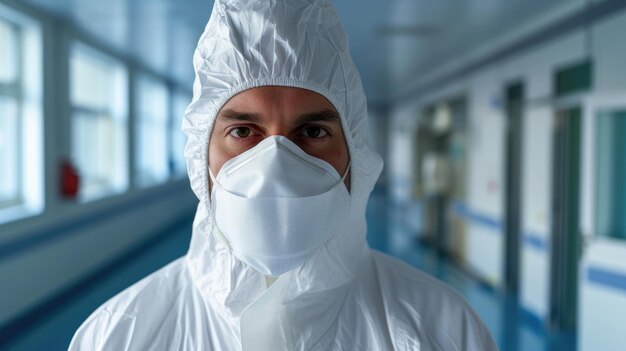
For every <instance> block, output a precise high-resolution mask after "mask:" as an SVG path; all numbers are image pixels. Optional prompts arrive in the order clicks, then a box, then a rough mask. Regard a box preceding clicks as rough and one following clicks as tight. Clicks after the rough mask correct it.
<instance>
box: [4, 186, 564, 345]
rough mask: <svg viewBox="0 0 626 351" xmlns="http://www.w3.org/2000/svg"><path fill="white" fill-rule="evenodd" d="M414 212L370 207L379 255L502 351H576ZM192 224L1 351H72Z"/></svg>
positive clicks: (371, 236) (378, 199) (129, 260)
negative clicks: (437, 240)
mask: <svg viewBox="0 0 626 351" xmlns="http://www.w3.org/2000/svg"><path fill="white" fill-rule="evenodd" d="M407 211H408V212H411V213H413V212H414V209H406V208H394V207H392V206H389V204H388V202H387V201H386V200H385V198H384V196H383V194H382V193H381V192H379V191H376V192H375V193H374V194H373V195H372V198H371V200H370V203H369V206H368V226H369V231H368V241H369V243H370V246H372V247H373V248H375V249H378V250H381V251H385V252H388V253H391V254H393V255H394V256H397V257H399V258H401V259H403V260H405V261H406V262H408V263H409V264H411V265H413V266H415V267H417V268H418V269H420V270H422V271H425V272H428V273H430V274H432V275H434V276H436V277H438V278H439V279H441V280H443V281H445V282H446V283H448V284H449V285H451V286H453V287H454V288H455V289H457V290H459V291H460V292H461V293H462V294H463V295H464V296H465V298H466V299H467V300H468V302H469V303H470V304H471V305H472V307H473V308H474V309H475V310H476V311H477V313H478V314H479V315H480V316H481V318H482V319H483V320H484V321H485V323H486V324H487V326H488V327H489V329H490V330H491V332H492V333H493V335H494V337H495V338H496V340H497V342H498V345H499V346H500V348H501V350H511V351H518V350H524V351H526V350H528V351H531V350H532V351H542V350H559V351H560V350H568V351H569V350H575V343H574V340H575V338H574V335H572V334H571V333H569V334H567V333H566V334H562V335H551V334H549V333H547V332H546V331H545V330H543V329H542V327H541V326H539V325H538V324H537V323H536V322H534V323H533V321H532V320H531V319H529V318H527V317H526V316H525V315H524V314H523V313H522V312H521V311H520V309H519V308H518V306H517V304H516V303H515V301H514V300H513V299H511V298H508V297H506V296H502V295H501V294H499V293H496V292H494V291H492V290H491V289H489V288H486V287H484V286H482V285H481V284H480V283H478V282H477V281H475V280H473V279H472V278H471V277H469V276H467V275H466V274H465V273H464V272H462V271H461V270H459V269H458V268H457V267H455V266H454V265H452V264H450V263H449V262H447V261H445V260H443V259H440V258H438V257H437V256H436V255H434V254H433V253H431V252H430V251H429V250H428V249H426V248H424V247H423V246H420V245H418V244H416V243H415V240H413V239H412V235H411V229H409V228H410V227H411V225H410V224H409V225H408V227H409V228H407V225H405V224H402V223H407V221H406V218H403V216H404V214H405V213H407ZM190 233H191V223H189V224H187V225H184V226H181V227H180V228H178V229H177V230H174V231H172V232H171V233H166V234H164V235H161V236H160V238H159V240H158V241H154V242H153V243H151V244H150V245H147V246H145V247H143V248H142V249H141V250H139V251H137V252H136V254H131V255H130V256H129V257H126V259H124V261H123V264H120V265H118V266H117V267H111V269H110V270H108V271H106V272H104V273H103V274H101V275H100V276H99V277H98V279H97V280H96V282H95V283H94V284H89V286H87V287H85V288H82V289H79V290H78V291H76V293H75V294H72V295H71V296H69V297H68V298H66V299H65V300H64V302H63V303H62V304H60V305H58V306H54V307H52V308H50V309H48V310H47V311H46V313H45V314H41V315H39V316H36V318H33V319H31V320H29V321H28V322H29V323H28V325H27V328H23V329H19V330H18V331H19V333H17V334H16V335H13V336H12V337H10V339H8V340H0V349H1V350H66V349H67V346H68V344H69V342H70V339H71V337H72V335H73V334H74V331H75V330H76V329H77V328H78V326H79V325H80V324H81V323H82V322H83V321H84V320H85V318H87V316H88V315H89V314H90V313H91V312H92V311H93V310H94V309H95V308H97V307H98V306H99V305H101V304H102V303H103V302H105V301H106V300H107V299H109V298H110V297H112V296H114V295H115V294H117V293H118V292H120V291H121V290H123V289H124V288H126V287H128V286H130V285H131V284H132V283H134V282H136V281H138V280H139V279H141V278H142V277H144V276H146V275H148V274H150V273H151V272H153V271H155V270H157V269H158V268H160V267H162V266H164V265H165V264H167V263H168V262H170V261H172V260H174V259H175V258H177V257H180V256H181V255H183V254H184V253H185V252H186V250H187V247H188V245H189V239H190Z"/></svg>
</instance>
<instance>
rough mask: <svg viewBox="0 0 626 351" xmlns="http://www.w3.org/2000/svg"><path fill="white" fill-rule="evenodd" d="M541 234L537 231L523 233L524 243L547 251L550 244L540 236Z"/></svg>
mask: <svg viewBox="0 0 626 351" xmlns="http://www.w3.org/2000/svg"><path fill="white" fill-rule="evenodd" d="M542 237H543V235H540V234H537V233H528V232H527V233H524V243H525V244H526V245H528V246H531V247H533V248H535V249H537V250H539V251H548V249H549V247H550V245H549V244H548V242H547V241H546V240H545V239H543V238H542Z"/></svg>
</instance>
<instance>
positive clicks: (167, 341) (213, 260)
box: [69, 0, 497, 351]
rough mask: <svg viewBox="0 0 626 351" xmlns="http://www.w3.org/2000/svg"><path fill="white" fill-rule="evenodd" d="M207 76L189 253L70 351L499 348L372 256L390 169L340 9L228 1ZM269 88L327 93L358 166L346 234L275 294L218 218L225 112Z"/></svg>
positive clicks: (202, 58) (197, 109) (409, 275)
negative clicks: (214, 139)
mask: <svg viewBox="0 0 626 351" xmlns="http://www.w3.org/2000/svg"><path fill="white" fill-rule="evenodd" d="M194 68H195V71H196V80H195V83H194V95H193V101H192V102H191V104H190V106H189V107H188V109H187V111H186V113H185V119H184V122H183V131H184V132H185V133H186V134H187V137H188V142H187V146H186V149H185V156H186V159H187V166H188V173H189V178H190V181H191V186H192V188H193V190H194V192H195V194H196V195H197V197H198V198H199V200H200V201H199V205H198V209H197V213H196V217H195V220H194V224H193V234H192V240H191V244H190V247H189V251H188V253H187V254H186V255H185V256H184V257H182V258H180V259H178V260H176V261H174V262H172V263H171V264H169V265H167V266H166V267H164V268H162V269H160V270H159V271H157V272H155V273H153V274H151V275H150V276H148V277H146V278H144V279H143V280H141V281H140V282H138V283H136V284H134V285H133V286H131V287H130V288H128V289H126V290H125V291H123V292H122V293H120V294H118V295H117V296H115V297H114V298H112V299H111V300H109V301H108V302H106V303H105V304H104V305H102V306H101V307H100V308H98V309H97V310H96V311H95V312H94V313H93V314H92V315H91V316H90V317H89V318H88V319H87V320H86V321H85V322H84V323H83V325H82V326H81V327H80V328H79V329H78V331H77V332H76V334H75V335H74V338H73V339H72V342H71V344H70V347H69V349H70V350H112V351H122V350H245V351H248V350H457V351H458V350H475V351H491V350H497V347H496V346H495V344H494V342H493V339H492V337H491V335H490V334H489V332H488V330H487V329H486V328H485V326H484V324H483V323H482V322H481V321H480V319H479V318H478V317H477V316H476V314H475V313H474V312H473V311H472V310H471V308H470V307H469V306H468V305H467V304H466V302H465V301H464V300H463V299H462V298H461V297H459V295H457V293H455V292H454V291H452V290H451V289H450V288H448V287H447V286H445V285H444V284H442V283H440V282H438V281H437V280H435V279H433V278H431V277H429V276H427V275H426V274H423V273H421V272H419V271H417V270H415V269H414V268H412V267H409V266H408V265H406V264H404V263H401V262H400V261H398V260H395V259H392V258H390V257H388V256H386V255H384V254H381V253H378V252H373V251H372V250H370V249H369V248H368V246H367V243H366V239H365V234H366V222H365V208H366V203H367V200H368V197H369V194H370V192H371V191H372V189H373V187H374V184H375V182H376V179H377V178H378V176H379V175H380V172H381V170H382V160H381V159H380V157H379V156H378V155H377V154H376V153H375V152H373V151H372V150H371V149H370V146H369V145H368V143H367V109H366V100H365V95H364V92H363V88H362V84H361V80H360V77H359V74H358V72H357V70H356V68H355V66H354V64H353V62H352V60H351V58H350V55H349V52H348V39H347V36H346V34H345V32H344V30H343V28H342V26H341V24H340V22H339V19H338V17H337V14H336V12H335V9H334V8H333V6H332V5H331V3H330V2H329V1H328V0H319V1H316V0H217V1H215V5H214V8H213V12H212V14H211V17H210V19H209V22H208V24H207V26H206V29H205V31H204V33H203V35H202V36H201V38H200V40H199V43H198V47H197V50H196V52H195V55H194ZM259 86H288V87H299V88H304V89H309V90H312V91H314V92H317V93H319V94H321V95H323V96H324V97H326V98H327V99H328V100H329V101H330V102H331V103H332V104H333V105H334V107H335V108H336V110H337V111H338V112H339V115H340V117H341V122H342V126H343V130H344V134H345V138H346V141H347V144H348V150H349V153H350V159H351V173H350V176H351V188H350V195H351V201H352V203H351V213H350V216H349V218H346V219H345V220H346V221H347V225H345V226H343V228H344V229H343V230H342V231H340V232H338V233H335V234H334V235H333V236H332V237H331V239H329V240H328V242H327V243H326V244H325V245H324V246H323V247H322V248H320V249H319V250H317V251H316V252H315V253H314V254H313V255H312V256H311V257H310V258H309V259H308V260H307V261H306V262H305V263H304V264H303V265H302V266H301V267H299V268H296V269H294V270H291V271H289V272H287V273H285V274H283V275H281V276H280V277H279V278H278V280H276V282H275V283H274V284H272V285H271V286H270V287H269V288H268V287H267V285H266V280H265V276H263V275H262V274H261V273H259V272H257V271H255V270H254V269H253V268H251V267H249V266H247V265H245V264H244V263H243V262H242V261H240V260H239V259H237V258H236V257H235V256H234V255H233V254H232V253H231V252H230V251H229V249H228V248H227V247H226V246H225V245H223V244H222V242H220V241H219V240H217V239H216V237H215V235H214V234H213V224H212V220H211V216H210V214H209V208H210V206H209V200H210V194H209V187H208V186H209V176H208V172H207V166H208V165H207V162H208V161H207V159H208V147H209V137H210V135H211V131H212V126H213V123H214V121H215V118H216V114H217V113H218V111H219V110H220V108H221V107H222V106H223V105H224V104H225V103H226V101H227V100H228V99H229V98H231V97H232V96H234V95H235V94H237V93H239V92H241V91H244V90H246V89H250V88H253V87H259ZM250 235H254V233H250Z"/></svg>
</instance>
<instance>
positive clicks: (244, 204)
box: [209, 135, 350, 276]
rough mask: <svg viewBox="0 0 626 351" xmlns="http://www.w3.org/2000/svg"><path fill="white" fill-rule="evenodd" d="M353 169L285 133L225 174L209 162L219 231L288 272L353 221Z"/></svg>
mask: <svg viewBox="0 0 626 351" xmlns="http://www.w3.org/2000/svg"><path fill="white" fill-rule="evenodd" d="M348 169H349V167H348ZM347 174H348V170H347V169H346V171H345V174H344V176H343V177H342V176H340V175H339V173H337V170H335V168H334V167H333V166H332V165H330V164H329V163H328V162H326V161H324V160H320V159H319V158H316V157H313V156H311V155H309V154H307V153H306V152H304V151H303V150H302V149H300V148H299V147H298V145H296V144H295V143H293V142H292V141H291V140H289V139H288V138H286V137H284V136H278V135H276V136H270V137H268V138H265V139H264V140H262V141H261V142H260V143H258V144H257V145H255V146H254V147H253V148H251V149H249V150H247V151H245V152H243V153H242V154H240V155H238V156H237V157H235V158H233V159H231V160H229V161H228V162H226V163H225V164H224V165H223V166H222V168H221V169H220V171H219V173H218V175H217V177H215V176H214V175H213V172H211V168H210V167H209V175H210V176H211V180H212V181H213V190H212V193H211V199H210V200H211V214H212V217H213V218H212V219H211V220H212V221H213V223H214V228H213V229H212V230H213V233H214V234H217V235H218V238H220V237H223V238H224V245H226V246H229V247H230V249H231V250H232V252H233V254H234V255H235V256H236V257H237V258H239V259H240V260H242V261H243V262H244V263H246V264H248V265H249V266H251V267H253V268H254V269H256V270H257V271H259V272H261V273H263V274H264V275H267V276H279V275H282V274H284V273H285V272H287V271H290V270H292V269H294V268H296V267H300V266H302V264H303V263H304V261H306V259H307V258H309V257H310V256H311V255H312V254H313V253H314V252H315V251H317V250H318V249H319V248H320V247H322V246H323V245H324V244H325V243H326V241H328V239H329V238H330V237H331V236H332V235H334V234H335V233H337V231H338V230H339V229H340V228H341V226H342V225H345V222H344V220H343V219H344V218H346V217H347V216H348V214H349V211H350V194H349V193H348V189H347V188H346V186H345V185H344V183H343V181H344V179H345V177H346V175H347ZM250 233H254V235H250Z"/></svg>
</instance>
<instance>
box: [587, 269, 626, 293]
mask: <svg viewBox="0 0 626 351" xmlns="http://www.w3.org/2000/svg"><path fill="white" fill-rule="evenodd" d="M587 280H588V281H590V282H592V283H596V284H600V285H604V286H608V287H611V288H614V289H618V290H622V291H623V292H626V273H622V272H612V271H608V270H605V269H602V268H598V267H593V266H592V267H589V268H587Z"/></svg>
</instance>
